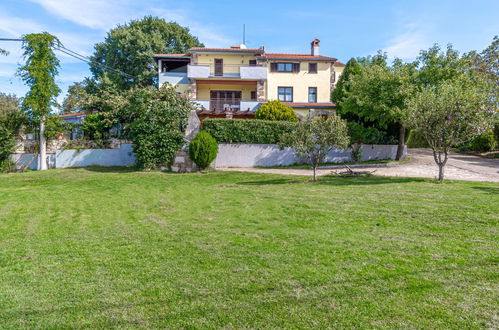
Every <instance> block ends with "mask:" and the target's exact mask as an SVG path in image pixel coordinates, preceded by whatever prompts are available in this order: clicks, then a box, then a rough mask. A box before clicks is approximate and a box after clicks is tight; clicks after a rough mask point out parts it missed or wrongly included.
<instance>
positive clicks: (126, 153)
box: [11, 143, 135, 170]
mask: <svg viewBox="0 0 499 330" xmlns="http://www.w3.org/2000/svg"><path fill="white" fill-rule="evenodd" d="M38 157H39V156H38V155H36V154H12V155H11V159H12V160H13V161H14V162H15V163H16V166H17V168H19V169H21V168H22V169H24V168H26V166H28V168H29V169H31V170H37V169H38ZM32 160H33V161H32ZM47 160H48V167H49V168H66V167H86V166H131V165H134V164H135V155H134V154H133V148H132V145H131V144H124V143H123V144H121V146H120V148H119V149H81V150H74V149H71V150H57V151H56V152H55V153H54V154H47Z"/></svg>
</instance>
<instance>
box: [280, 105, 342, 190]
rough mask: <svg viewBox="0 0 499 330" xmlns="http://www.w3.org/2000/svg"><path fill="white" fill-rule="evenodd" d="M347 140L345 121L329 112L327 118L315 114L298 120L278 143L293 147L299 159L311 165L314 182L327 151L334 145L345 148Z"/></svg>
mask: <svg viewBox="0 0 499 330" xmlns="http://www.w3.org/2000/svg"><path fill="white" fill-rule="evenodd" d="M349 142H350V138H349V137H348V133H347V123H346V121H345V120H343V119H341V118H340V117H339V116H338V115H337V114H336V113H331V114H330V115H329V116H328V117H327V118H324V117H322V116H315V117H309V118H307V119H306V120H304V121H300V122H298V123H297V124H296V128H295V129H294V130H293V131H292V132H290V133H287V134H284V135H283V136H282V138H281V142H280V143H279V145H280V147H281V148H285V147H291V148H294V149H295V152H296V155H297V156H298V158H299V159H301V160H302V161H303V162H306V163H308V164H311V165H312V169H313V172H314V175H313V181H314V182H315V181H316V173H317V167H318V166H319V164H321V163H323V162H324V161H325V160H326V157H327V155H328V153H329V152H330V151H331V150H332V149H333V148H334V147H339V148H347V147H348V145H349Z"/></svg>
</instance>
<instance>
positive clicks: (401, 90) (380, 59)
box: [333, 53, 414, 159]
mask: <svg viewBox="0 0 499 330" xmlns="http://www.w3.org/2000/svg"><path fill="white" fill-rule="evenodd" d="M362 63H363V65H362V66H360V68H356V69H355V71H353V72H354V73H355V74H352V73H350V76H349V77H348V80H346V81H345V84H344V85H343V86H341V88H342V89H341V90H340V91H338V92H336V91H335V92H333V97H336V98H337V99H338V100H339V102H338V103H339V105H340V106H339V109H338V112H339V113H340V114H345V115H346V116H347V118H348V115H352V114H353V115H354V116H357V117H358V118H360V119H361V120H362V121H364V122H375V123H376V126H378V127H380V128H383V129H386V128H387V127H388V126H389V125H390V124H393V123H396V124H397V125H398V127H399V137H398V141H399V143H398V148H397V155H396V159H401V158H402V156H403V151H404V141H405V127H404V125H403V124H402V121H401V119H402V116H403V113H404V111H405V99H406V97H407V95H408V94H407V91H406V88H405V86H406V84H407V82H408V81H409V80H410V79H411V74H412V73H413V71H414V69H413V66H411V65H407V64H403V63H402V62H401V61H398V60H396V61H394V63H393V64H392V65H390V66H389V65H387V63H386V56H385V55H384V54H381V53H379V54H378V55H376V56H374V57H371V58H367V59H364V60H363V61H362ZM340 79H341V78H340Z"/></svg>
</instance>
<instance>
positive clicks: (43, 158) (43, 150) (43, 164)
mask: <svg viewBox="0 0 499 330" xmlns="http://www.w3.org/2000/svg"><path fill="white" fill-rule="evenodd" d="M39 141H40V164H39V166H38V169H39V170H41V171H43V170H46V169H47V143H46V141H45V116H43V117H42V118H41V121H40V139H39Z"/></svg>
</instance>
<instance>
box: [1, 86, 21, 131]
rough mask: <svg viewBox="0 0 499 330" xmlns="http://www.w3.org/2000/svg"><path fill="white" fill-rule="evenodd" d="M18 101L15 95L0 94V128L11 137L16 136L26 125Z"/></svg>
mask: <svg viewBox="0 0 499 330" xmlns="http://www.w3.org/2000/svg"><path fill="white" fill-rule="evenodd" d="M26 119H27V118H26V116H25V114H24V113H23V112H22V111H21V108H20V100H19V99H18V98H17V97H16V96H15V95H8V94H4V93H0V126H1V127H3V128H5V129H6V130H7V131H8V132H10V133H11V134H13V135H18V134H19V133H20V131H21V128H22V127H23V126H24V125H25V124H26Z"/></svg>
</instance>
